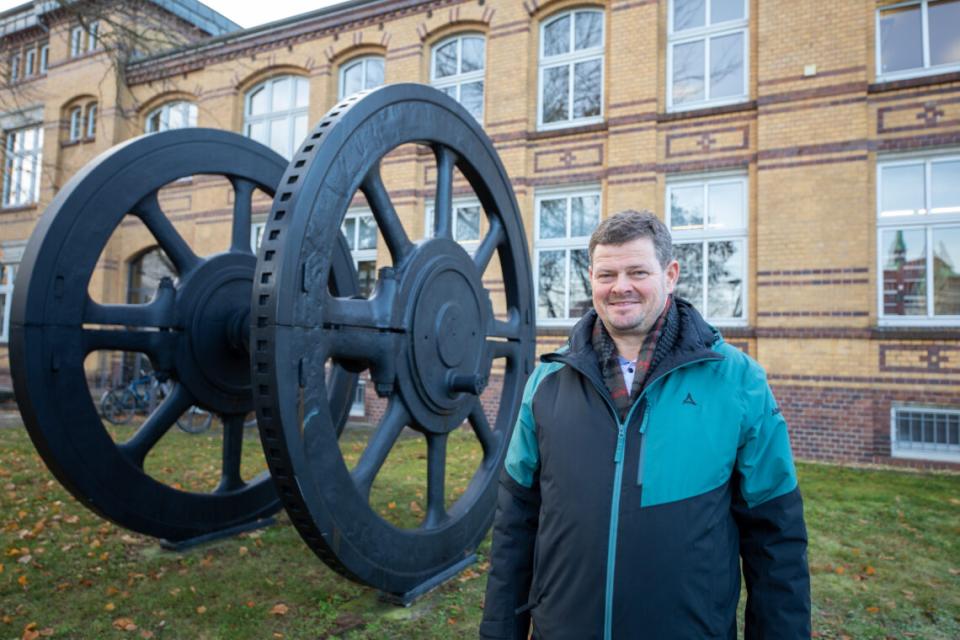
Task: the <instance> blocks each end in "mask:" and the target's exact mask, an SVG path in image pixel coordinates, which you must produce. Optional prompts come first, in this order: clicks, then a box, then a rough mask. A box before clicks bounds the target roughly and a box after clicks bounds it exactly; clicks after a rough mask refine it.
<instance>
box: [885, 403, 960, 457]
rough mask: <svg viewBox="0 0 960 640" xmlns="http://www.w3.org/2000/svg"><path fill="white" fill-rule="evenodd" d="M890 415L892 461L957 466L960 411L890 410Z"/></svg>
mask: <svg viewBox="0 0 960 640" xmlns="http://www.w3.org/2000/svg"><path fill="white" fill-rule="evenodd" d="M890 414H891V432H890V443H891V446H890V454H891V455H892V456H893V457H894V458H915V459H920V460H946V461H952V462H960V409H938V408H928V407H912V406H911V407H893V408H892V409H891V410H890Z"/></svg>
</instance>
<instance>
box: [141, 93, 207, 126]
mask: <svg viewBox="0 0 960 640" xmlns="http://www.w3.org/2000/svg"><path fill="white" fill-rule="evenodd" d="M173 111H180V112H181V113H180V115H181V116H182V118H183V120H184V121H185V122H186V123H187V124H186V127H195V126H197V105H195V104H194V103H192V102H190V101H189V100H171V101H170V102H165V103H163V104H162V105H160V106H159V107H157V108H156V109H153V110H152V111H150V113H148V114H147V117H146V119H145V120H144V122H143V131H144V133H158V132H160V131H167V130H169V129H170V114H171V113H172V112H173ZM157 114H159V115H160V123H159V126H158V128H157V129H151V128H150V122H151V121H152V120H153V119H154V116H156V115H157ZM186 127H183V128H186Z"/></svg>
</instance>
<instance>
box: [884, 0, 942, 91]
mask: <svg viewBox="0 0 960 640" xmlns="http://www.w3.org/2000/svg"><path fill="white" fill-rule="evenodd" d="M957 25H960V0H913V1H911V2H901V3H899V4H895V5H892V6H888V7H883V8H882V9H877V25H876V30H877V38H876V40H877V76H879V77H881V78H884V79H892V78H897V77H904V76H915V75H924V74H928V73H942V72H944V71H952V70H955V69H960V28H958V27H957Z"/></svg>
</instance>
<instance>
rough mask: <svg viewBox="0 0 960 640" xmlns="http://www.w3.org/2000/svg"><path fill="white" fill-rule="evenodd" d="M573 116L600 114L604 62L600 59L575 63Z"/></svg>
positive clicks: (585, 116) (584, 116) (583, 116)
mask: <svg viewBox="0 0 960 640" xmlns="http://www.w3.org/2000/svg"><path fill="white" fill-rule="evenodd" d="M573 69H574V81H573V117H574V118H589V117H591V116H598V115H600V85H601V82H602V80H603V64H602V62H601V61H600V59H599V58H598V59H596V60H588V61H586V62H578V63H577V64H575V65H574V67H573Z"/></svg>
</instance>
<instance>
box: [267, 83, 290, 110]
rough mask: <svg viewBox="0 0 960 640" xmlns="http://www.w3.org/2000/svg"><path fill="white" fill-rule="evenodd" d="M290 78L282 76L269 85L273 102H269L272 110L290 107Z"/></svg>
mask: <svg viewBox="0 0 960 640" xmlns="http://www.w3.org/2000/svg"><path fill="white" fill-rule="evenodd" d="M290 80H291V78H284V79H283V80H275V81H274V82H273V83H272V84H273V86H272V87H271V89H272V92H273V104H271V110H273V111H286V110H287V109H289V108H290V105H292V104H293V100H291V99H290V98H291V97H292V96H291V95H290V94H291V93H292V87H293V84H292V83H291V82H290Z"/></svg>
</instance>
